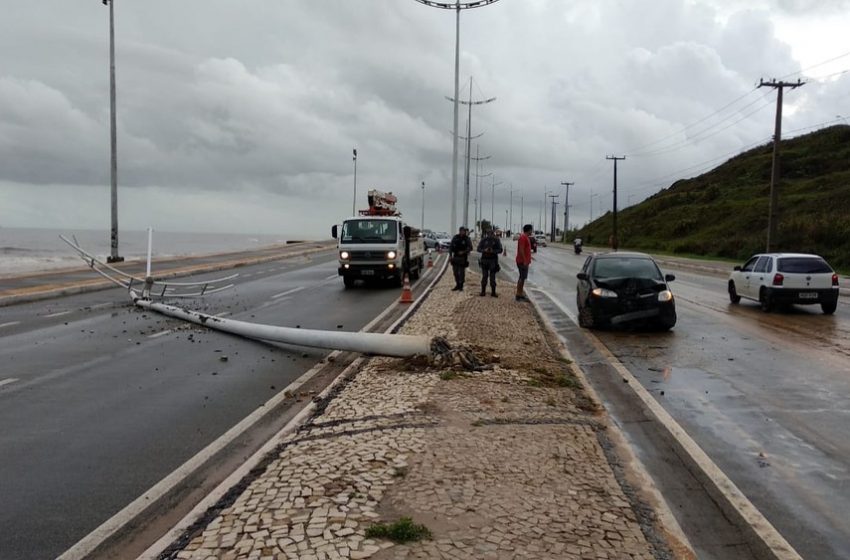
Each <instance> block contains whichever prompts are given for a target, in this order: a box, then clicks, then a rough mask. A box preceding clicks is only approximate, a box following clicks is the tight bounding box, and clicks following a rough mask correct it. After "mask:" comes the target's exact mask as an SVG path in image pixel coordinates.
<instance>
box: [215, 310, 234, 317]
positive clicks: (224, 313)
mask: <svg viewBox="0 0 850 560" xmlns="http://www.w3.org/2000/svg"><path fill="white" fill-rule="evenodd" d="M227 315H230V311H222V312H221V313H216V314H215V315H213V317H226V316H227Z"/></svg>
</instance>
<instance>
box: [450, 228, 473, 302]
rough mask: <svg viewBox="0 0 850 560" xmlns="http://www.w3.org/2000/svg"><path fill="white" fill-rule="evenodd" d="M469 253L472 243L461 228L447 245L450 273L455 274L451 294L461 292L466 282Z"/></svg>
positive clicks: (464, 229)
mask: <svg viewBox="0 0 850 560" xmlns="http://www.w3.org/2000/svg"><path fill="white" fill-rule="evenodd" d="M470 252H472V241H470V239H469V236H468V235H467V229H466V228H465V227H463V226H461V227H460V229H459V230H458V232H457V235H455V236H454V237H452V243H451V245H449V262H451V263H452V271H453V272H454V274H455V287H454V288H452V291H453V292H459V291H461V290H463V283H464V282H465V281H466V267H467V266H469V253H470Z"/></svg>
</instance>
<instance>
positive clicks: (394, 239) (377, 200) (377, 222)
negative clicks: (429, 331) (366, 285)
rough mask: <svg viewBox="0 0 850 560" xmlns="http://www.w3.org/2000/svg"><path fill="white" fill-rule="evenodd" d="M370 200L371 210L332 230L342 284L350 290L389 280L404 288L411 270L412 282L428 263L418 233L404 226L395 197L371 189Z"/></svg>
mask: <svg viewBox="0 0 850 560" xmlns="http://www.w3.org/2000/svg"><path fill="white" fill-rule="evenodd" d="M367 200H368V202H369V207H368V208H366V209H365V210H360V212H359V215H358V216H354V217H351V218H347V219H345V220H343V222H342V225H341V227H340V226H338V225H334V226H333V228H331V235H333V238H334V239H336V240H337V249H338V250H339V268H338V269H337V272H338V273H339V275H340V276H342V282H343V284H344V285H345V287H346V288H351V287H353V286H354V283H355V281H356V280H364V281H387V280H388V281H390V282H392V283H393V284H394V285H397V286H401V285H402V282H403V278H404V276H403V275H404V272H405V268H406V267H408V266H409V268H408V270H407V272H408V273H409V275H410V280H416V279H417V278H419V276H420V274H421V273H422V268H423V263H424V260H425V245H424V243H423V242H422V238H421V236H420V235H419V230H417V229H415V228H412V227H410V226H408V225H406V224H405V223H404V222H403V220H402V218H401V213H400V212H399V211H398V209H397V208H396V202H397V201H398V199H397V198H396V196H395V195H393V193H391V192H383V191H379V190H375V189H372V190H370V191H369V192H368V194H367Z"/></svg>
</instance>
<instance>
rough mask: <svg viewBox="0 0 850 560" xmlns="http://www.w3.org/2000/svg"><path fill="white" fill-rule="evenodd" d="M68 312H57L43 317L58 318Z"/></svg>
mask: <svg viewBox="0 0 850 560" xmlns="http://www.w3.org/2000/svg"><path fill="white" fill-rule="evenodd" d="M68 313H70V311H58V312H56V313H51V314H50V315H45V317H60V316H62V315H67V314H68Z"/></svg>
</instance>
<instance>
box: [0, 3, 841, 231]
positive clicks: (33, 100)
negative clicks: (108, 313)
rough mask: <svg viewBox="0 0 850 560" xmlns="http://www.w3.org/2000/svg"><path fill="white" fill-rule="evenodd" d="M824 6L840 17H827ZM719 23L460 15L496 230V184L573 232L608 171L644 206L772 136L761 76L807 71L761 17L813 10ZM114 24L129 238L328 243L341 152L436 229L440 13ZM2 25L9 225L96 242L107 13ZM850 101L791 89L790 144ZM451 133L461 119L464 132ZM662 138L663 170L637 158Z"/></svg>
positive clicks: (250, 7) (445, 55) (441, 205)
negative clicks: (487, 101) (622, 157)
mask: <svg viewBox="0 0 850 560" xmlns="http://www.w3.org/2000/svg"><path fill="white" fill-rule="evenodd" d="M827 4H829V6H831V7H832V8H836V7H841V6H844V5H846V2H843V3H842V2H834V3H818V5H819V6H822V9H823V10H826V5H827ZM715 5H716V6H717V8H715ZM730 6H731V5H730V4H728V3H724V2H716V3H714V4H712V3H709V2H708V0H706V1H705V2H700V3H697V4H694V3H692V2H689V1H685V0H662V1H660V2H652V3H646V2H638V1H636V0H633V1H629V2H622V3H618V4H617V5H613V4H610V3H589V2H588V3H566V4H565V3H562V2H557V1H554V0H548V1H547V0H534V1H527V2H522V3H519V2H508V1H505V2H499V3H497V4H494V5H493V6H489V7H487V8H483V9H480V10H472V11H469V12H464V13H463V14H462V24H461V43H462V52H461V80H462V81H463V82H464V83H462V84H461V85H462V88H461V97H462V98H465V97H466V96H467V95H468V90H467V89H465V88H466V87H468V81H467V80H468V78H469V76H470V75H472V76H474V78H475V85H474V88H473V96H474V97H475V98H482V97H490V96H496V97H498V100H497V101H496V103H493V104H491V105H487V106H481V107H476V108H475V109H474V113H473V123H474V131H473V132H474V133H479V132H482V131H483V132H484V133H485V134H484V136H483V137H481V138H480V139H479V140H477V141H476V144H478V145H479V147H480V150H481V153H482V154H487V155H491V156H492V159H491V160H488V161H487V162H485V163H484V171H485V172H493V173H494V174H495V175H496V177H497V179H496V180H497V181H502V182H503V183H504V184H503V185H501V186H499V187H497V188H496V189H495V191H496V197H497V200H496V204H497V205H498V206H499V207H500V208H501V209H502V210H501V212H495V213H496V215H497V216H499V215H501V216H502V217H504V207H505V205H506V204H507V203H508V197H509V194H508V191H509V187H510V185H511V184H513V186H514V191H515V195H516V198H517V199H518V198H519V197H520V196H523V197H525V198H526V199H527V200H528V201H529V209H528V212H529V213H530V214H529V215H531V213H534V204H537V205H538V206H539V202H538V201H539V200H542V194H543V191H544V190H545V189H546V188H547V186H548V187H549V188H553V187H555V186H557V185H558V183H559V182H560V181H562V180H566V179H568V180H571V181H576V183H577V186H576V187H575V192H576V197H575V199H574V200H575V201H576V202H575V208H574V211H573V215H574V216H575V217H576V218H577V219H584V218H586V217H587V216H588V215H589V210H590V209H589V206H588V204H587V202H586V201H587V200H589V196H590V191H591V189H593V190H594V192H596V193H602V192H605V191H607V190H608V189H609V188H610V187H609V183H610V164H609V163H608V162H606V161H605V159H604V157H605V155H606V154H610V153H618V154H619V153H626V152H629V154H630V155H629V159H627V161H626V162H624V163H623V164H622V165H623V168H622V169H623V173H622V175H621V185H622V188H623V189H624V192H625V193H627V194H629V193H630V194H632V196H634V197H639V196H646V195H648V194H651V193H652V192H653V191H654V190H657V189H659V188H663V187H665V186H667V185H668V184H669V183H671V182H672V181H673V180H674V179H675V178H677V177H676V172H677V171H681V173H689V172H692V171H693V170H695V169H699V167H700V165H701V164H704V162H707V161H709V160H711V159H712V158H717V157H718V156H722V155H723V154H725V153H732V152H734V151H735V150H737V149H741V148H742V147H744V146H747V145H748V144H750V143H753V142H756V141H759V140H761V139H763V138H764V137H767V136H769V135H770V132H771V130H772V121H771V119H772V117H771V114H770V113H771V111H770V110H769V109H764V110H763V111H762V112H760V113H759V112H755V113H753V114H750V113H751V112H753V111H754V110H755V109H757V108H759V107H762V106H764V107H767V105H769V103H770V99H771V98H770V97H769V95H770V92H768V91H767V90H761V91H757V92H754V91H752V90H753V89H754V87H755V84H756V83H757V81H758V79H759V78H760V77H765V78H768V77H771V76H782V75H785V74H789V73H792V72H795V71H797V70H799V69H800V64H799V63H798V62H797V61H795V60H794V58H793V56H792V50H791V46H790V45H789V44H786V43H785V42H783V40H781V39H780V38H778V37H777V32H776V28H775V26H774V24H773V17H774V15H775V14H776V13H791V12H800V11H802V10H805V9H807V8H810V7H811V6H809V3H807V2H804V1H802V0H799V1H796V2H791V1H786V2H777V3H776V4H775V5H771V4H768V3H763V4H762V5H761V6H760V7H759V8H758V9H748V10H739V9H737V7H734V9H733V8H730ZM717 10H725V11H724V12H723V14H721V11H717ZM116 12H117V39H118V45H117V49H118V80H119V82H118V100H119V101H118V102H119V114H118V119H119V158H120V164H119V184H120V188H121V192H122V195H121V198H120V200H121V205H122V224H124V227H145V225H146V224H148V223H155V224H157V225H158V226H159V227H161V228H162V227H165V228H166V229H169V228H170V229H192V228H207V229H209V228H213V227H218V226H213V225H211V223H210V221H209V219H208V218H209V215H210V213H215V212H216V211H217V210H218V211H220V212H222V213H226V214H227V215H228V216H229V217H230V219H229V220H228V227H229V230H231V231H232V230H242V231H258V232H260V231H262V232H275V231H279V232H281V233H285V234H288V233H290V229H295V230H298V231H305V232H308V233H309V234H311V235H315V236H319V235H325V234H326V230H327V229H328V227H327V226H328V225H329V224H331V223H333V222H335V221H338V220H339V219H341V218H342V217H343V216H344V215H345V214H347V213H348V212H350V208H351V193H352V184H353V175H352V171H353V166H352V161H351V149H352V148H353V147H355V146H356V147H357V149H358V152H359V154H360V156H359V159H358V191H359V193H360V194H361V196H360V201H358V202H359V203H360V202H365V196H363V194H365V190H366V189H368V188H371V187H376V188H383V189H386V190H393V191H395V192H396V193H398V194H399V195H400V200H401V207H402V209H403V210H404V211H405V212H406V213H407V214H408V215H410V216H413V217H418V216H419V205H420V196H421V191H420V190H419V185H420V183H421V181H425V182H426V198H427V202H426V205H427V207H428V211H427V212H426V214H427V215H428V216H431V219H433V220H434V222H435V223H434V224H432V225H434V227H436V228H438V229H447V227H448V217H447V216H448V207H449V202H448V200H447V196H448V192H449V178H450V176H451V167H450V163H451V159H450V158H451V153H450V150H451V136H450V132H449V131H450V128H451V125H452V122H451V118H452V105H451V104H450V103H449V102H447V101H446V100H445V99H444V96H445V95H452V94H453V91H452V90H453V79H452V75H453V63H454V61H453V54H454V26H453V23H454V20H453V14H452V13H451V12H450V11H446V10H435V9H431V8H427V7H425V6H422V5H420V4H417V3H416V2H413V1H412V0H410V1H401V0H374V1H370V2H365V1H364V2H356V3H354V2H350V1H345V0H327V1H323V2H303V3H279V2H269V1H264V0H256V1H254V2H249V3H233V2H230V1H227V0H206V1H204V2H200V0H187V1H184V2H179V3H174V2H165V0H150V1H148V2H146V3H144V4H134V3H119V4H118V5H117V6H116ZM47 15H49V16H50V17H46V16H47ZM722 15H723V17H721V16H722ZM8 16H9V17H5V16H4V19H3V21H2V22H0V68H2V70H0V201H2V206H0V222H4V223H11V224H14V225H45V226H47V225H51V224H54V225H55V224H59V223H62V224H67V225H68V226H73V225H77V226H92V225H97V224H105V223H106V218H105V217H103V216H99V215H97V214H98V213H99V212H101V210H100V209H101V208H104V206H103V202H102V199H101V197H102V196H103V193H104V192H106V190H105V188H106V186H107V185H108V183H109V175H108V163H109V161H108V157H109V151H108V150H109V136H108V122H109V121H108V118H109V115H108V82H107V78H108V74H107V66H106V63H107V55H106V53H107V51H106V48H107V42H106V40H107V37H106V30H107V27H106V24H107V20H106V17H107V10H106V8H105V7H103V6H102V5H101V4H100V3H99V2H96V1H94V0H93V1H91V2H89V3H85V4H79V3H69V2H63V1H61V0H44V1H43V2H39V3H24V4H20V5H18V6H17V7H16V9H15V11H14V13H10V14H8ZM807 17H814V16H813V15H812V14H811V13H809V15H808V16H807ZM637 22H639V24H638V23H637ZM830 54H839V53H830ZM464 84H466V85H464ZM847 91H848V86H847V81H846V77H845V78H841V79H839V80H834V81H831V82H824V83H814V84H811V85H810V86H807V87H806V88H802V89H801V90H799V94H795V95H794V96H790V100H789V102H788V103H789V106H790V108H789V111H788V113H787V121H786V130H793V129H794V128H795V127H803V126H808V125H811V124H814V123H816V122H822V121H826V120H829V119H834V118H835V115H837V114H842V111H843V112H845V113H848V112H850V111H847V110H846V109H842V108H843V107H846V104H847V97H846V95H847ZM765 96H768V97H765ZM738 97H740V98H742V99H741V101H740V102H738V103H736V104H733V105H732V106H731V107H730V108H729V109H728V111H726V112H724V113H723V114H720V115H718V116H717V117H715V118H714V119H709V120H707V121H705V123H704V124H703V125H702V126H700V127H692V128H687V129H686V130H684V131H683V129H685V128H686V127H687V125H688V124H690V123H693V122H694V121H697V120H699V119H701V118H702V117H704V116H705V115H708V114H710V113H712V112H714V111H715V110H717V109H718V108H720V107H721V106H723V105H724V104H726V103H728V102H729V101H731V100H733V99H735V98H738ZM747 104H751V105H747ZM765 111H766V112H765ZM723 118H725V119H727V120H725V121H723V122H721V123H720V124H717V121H718V120H719V119H723ZM465 120H466V113H465V111H462V112H461V118H460V124H461V127H462V128H463V127H464V123H465ZM738 120H739V121H740V122H736V121H738ZM713 124H716V126H715V128H714V129H708V130H706V131H705V132H701V131H702V129H703V128H704V127H710V126H711V125H713ZM730 124H733V126H728V125H730ZM723 127H727V128H725V129H724V130H722V131H719V132H718V129H720V128H723ZM668 136H669V137H670V139H669V140H667V141H665V142H662V143H661V144H656V145H655V148H656V149H655V152H659V153H653V151H652V150H648V151H647V149H645V148H644V149H643V151H641V148H642V147H643V146H644V145H645V144H647V143H648V142H652V141H653V140H657V139H659V138H664V137H668ZM659 147H662V148H663V147H667V148H669V149H667V150H659V149H658V148H659ZM474 150H475V146H473V152H474ZM717 163H719V161H718V162H717ZM462 169H463V166H462V165H461V172H462ZM668 176H670V177H669V178H668ZM487 181H489V179H488V180H487ZM488 184H489V183H488ZM484 191H485V193H486V195H485V196H484V200H485V205H489V201H490V194H489V193H490V189H489V188H485V189H484ZM82 193H85V194H82ZM605 196H607V195H605ZM602 199H604V197H601V198H600V201H601V200H602ZM45 201H50V202H48V203H45ZM30 205H39V207H38V209H35V208H32V209H30ZM128 205H133V206H132V209H131V208H129V207H128ZM142 207H143V208H142ZM487 215H489V213H487ZM534 215H535V216H536V214H534ZM95 216H96V217H95ZM417 219H418V218H417ZM502 219H503V218H502ZM517 219H518V216H517ZM413 221H416V220H413ZM275 228H278V229H275Z"/></svg>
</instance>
